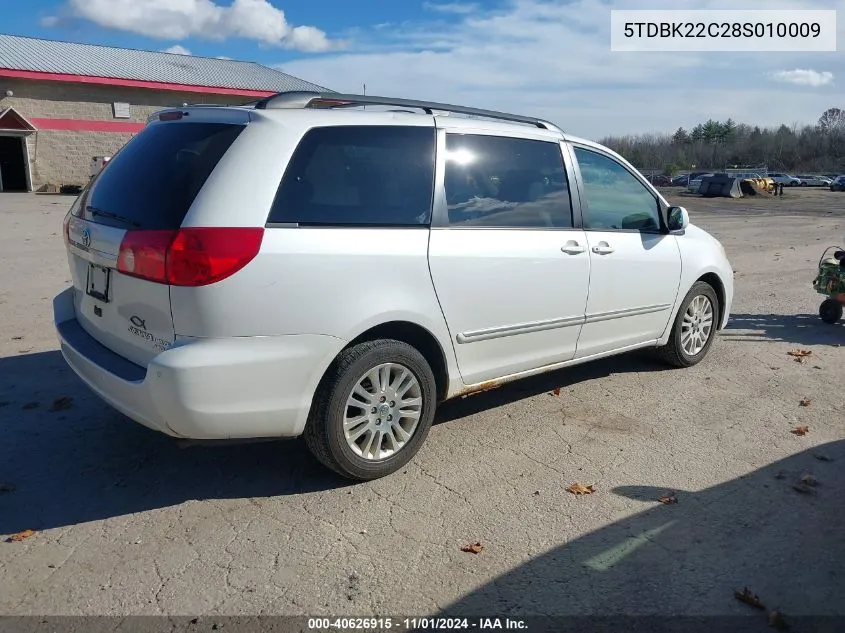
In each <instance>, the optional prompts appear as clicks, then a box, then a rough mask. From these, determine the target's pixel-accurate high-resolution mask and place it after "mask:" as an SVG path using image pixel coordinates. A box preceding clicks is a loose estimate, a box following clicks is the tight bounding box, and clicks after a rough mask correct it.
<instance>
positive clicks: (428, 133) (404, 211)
mask: <svg viewBox="0 0 845 633" xmlns="http://www.w3.org/2000/svg"><path fill="white" fill-rule="evenodd" d="M434 148H435V130H434V128H433V127H410V126H409V127H401V126H372V125H371V126H337V127H319V128H314V129H312V130H310V131H309V132H308V133H307V134H305V136H304V137H303V139H302V141H301V142H300V143H299V146H298V147H297V148H296V151H295V152H294V154H293V156H292V157H291V160H290V163H289V164H288V167H287V169H286V170H285V174H284V176H283V177H282V182H281V184H280V185H279V189H278V191H277V192H276V199H275V200H274V201H273V207H272V209H271V210H270V217H269V218H268V222H270V223H297V224H301V225H313V226H338V225H341V226H343V225H346V226H349V225H358V226H426V225H428V224H429V222H430V220H431V199H432V191H433V188H434Z"/></svg>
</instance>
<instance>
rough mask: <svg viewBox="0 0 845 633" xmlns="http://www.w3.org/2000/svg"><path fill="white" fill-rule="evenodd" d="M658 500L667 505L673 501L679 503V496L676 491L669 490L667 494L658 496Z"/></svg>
mask: <svg viewBox="0 0 845 633" xmlns="http://www.w3.org/2000/svg"><path fill="white" fill-rule="evenodd" d="M657 500H658V501H659V502H660V503H662V504H663V505H667V506H668V505H669V504H671V503H678V497H676V496H675V493H674V492H667V493H666V494H665V495H661V496H659V497H657Z"/></svg>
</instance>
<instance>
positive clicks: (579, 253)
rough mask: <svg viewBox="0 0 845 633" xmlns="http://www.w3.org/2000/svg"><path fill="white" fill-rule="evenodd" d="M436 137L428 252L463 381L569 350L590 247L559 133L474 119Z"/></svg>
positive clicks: (550, 359) (583, 298) (563, 355)
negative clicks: (512, 129) (513, 132)
mask: <svg viewBox="0 0 845 633" xmlns="http://www.w3.org/2000/svg"><path fill="white" fill-rule="evenodd" d="M440 121H442V119H441V120H440ZM438 138H439V141H438V155H439V156H440V157H444V158H445V160H444V159H443V158H440V159H439V160H438V176H437V178H438V187H437V189H436V198H435V221H434V222H433V226H432V230H431V237H430V242H429V262H430V268H431V275H432V280H433V282H434V287H435V290H436V292H437V297H438V299H439V301H440V305H441V308H442V310H443V314H444V316H445V318H446V323H447V324H448V327H449V331H450V333H451V337H452V343H453V345H454V349H455V353H456V357H457V361H458V366H459V368H460V372H461V376H462V378H463V381H464V383H465V384H471V385H473V384H478V383H482V382H485V381H488V380H493V379H496V378H501V377H504V376H508V375H511V374H516V373H519V372H523V371H526V370H530V369H535V368H539V367H543V366H546V365H550V364H554V363H557V362H561V361H565V360H570V359H571V358H572V357H573V356H574V355H575V349H576V344H577V341H578V335H579V333H580V331H581V325H582V323H583V319H584V308H585V306H586V302H587V287H588V283H589V275H590V256H589V254H588V252H587V244H586V236H585V235H584V232H583V231H582V230H580V229H576V228H574V222H573V213H572V203H571V199H570V185H569V183H570V182H572V173H571V171H570V167H568V163H569V159H568V157H567V161H566V163H565V162H564V159H563V154H562V151H561V145H560V140H559V138H557V139H556V138H554V136H553V135H551V134H549V135H548V136H547V137H544V136H543V135H542V134H541V133H538V138H537V139H526V138H514V137H508V136H499V135H493V134H491V133H489V132H487V133H485V130H484V129H483V128H480V129H477V130H476V129H475V128H468V127H467V126H466V124H464V125H461V126H460V128H457V129H447V130H446V131H445V132H444V131H440V132H439V137H438ZM444 185H445V186H444Z"/></svg>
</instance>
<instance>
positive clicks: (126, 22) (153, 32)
mask: <svg viewBox="0 0 845 633" xmlns="http://www.w3.org/2000/svg"><path fill="white" fill-rule="evenodd" d="M69 4H70V8H71V9H72V11H73V12H74V13H75V14H76V15H77V16H78V17H81V18H85V19H87V20H89V21H91V22H94V23H95V24H98V25H99V26H102V27H105V28H109V29H116V30H121V31H128V32H130V33H138V34H140V35H145V36H147V37H152V38H159V39H171V40H183V39H186V38H189V37H198V38H204V39H211V40H224V39H227V38H233V37H239V38H245V39H249V40H254V41H257V42H261V43H263V44H270V45H276V46H284V47H286V48H292V49H296V50H300V51H306V52H318V51H328V50H331V49H334V48H339V47H340V46H341V43H339V42H334V41H331V40H329V39H328V37H327V36H326V34H325V33H324V32H323V31H321V30H319V29H317V28H316V27H313V26H299V27H293V26H291V25H290V24H289V23H288V21H287V20H286V19H285V13H284V11H282V10H281V9H278V8H276V7H275V6H273V5H272V4H270V2H269V0H233V1H232V2H231V4H229V5H228V6H224V5H220V4H216V3H215V2H213V0H146V1H145V2H139V1H138V0H69Z"/></svg>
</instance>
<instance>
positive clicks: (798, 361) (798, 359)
mask: <svg viewBox="0 0 845 633" xmlns="http://www.w3.org/2000/svg"><path fill="white" fill-rule="evenodd" d="M795 362H796V363H801V364H802V365H803V364H805V363H806V362H807V359H806V358H804V357H803V356H802V357H800V358H796V359H795Z"/></svg>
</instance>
